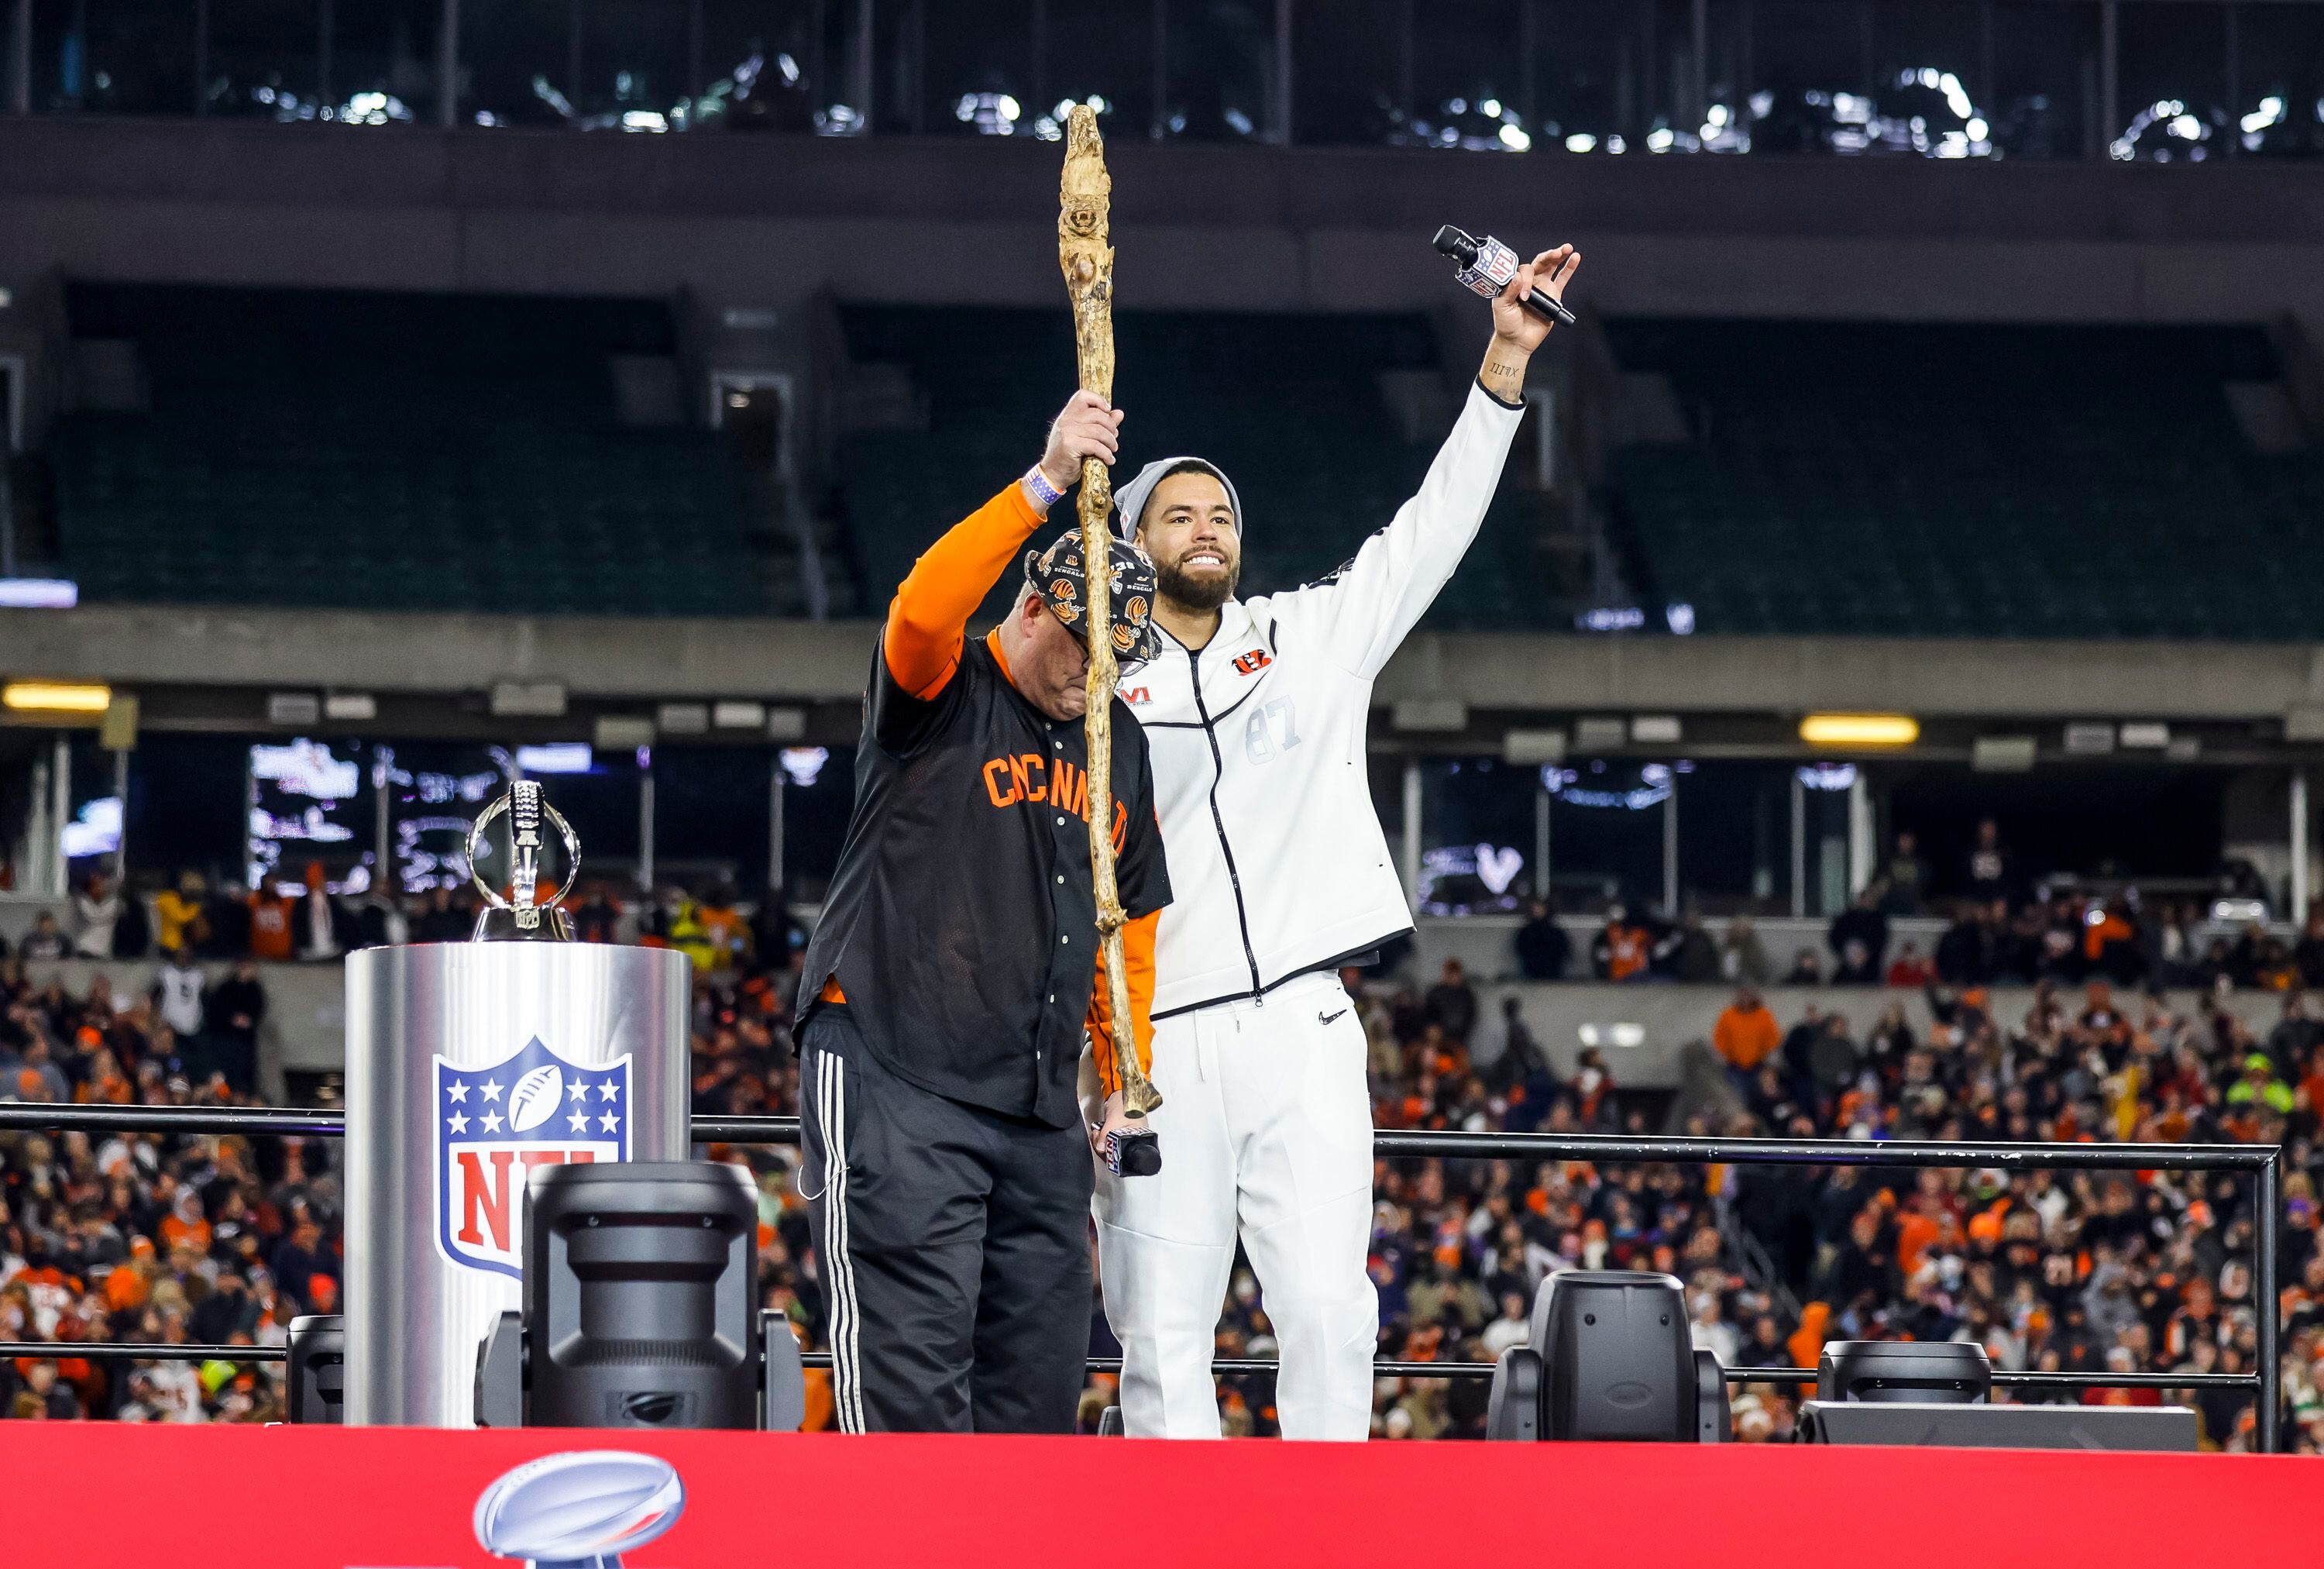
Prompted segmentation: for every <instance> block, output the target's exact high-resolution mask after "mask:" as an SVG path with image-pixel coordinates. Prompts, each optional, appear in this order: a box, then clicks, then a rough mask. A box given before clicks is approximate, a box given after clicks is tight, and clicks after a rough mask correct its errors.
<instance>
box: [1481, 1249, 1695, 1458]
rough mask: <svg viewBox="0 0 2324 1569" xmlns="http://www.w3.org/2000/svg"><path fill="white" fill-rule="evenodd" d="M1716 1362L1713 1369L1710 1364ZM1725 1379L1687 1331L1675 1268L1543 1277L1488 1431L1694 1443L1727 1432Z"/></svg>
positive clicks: (1508, 1355) (1503, 1363)
mask: <svg viewBox="0 0 2324 1569" xmlns="http://www.w3.org/2000/svg"><path fill="white" fill-rule="evenodd" d="M1706 1362H1708V1363H1709V1365H1708V1366H1707V1367H1706V1366H1705V1365H1704V1364H1705V1363H1706ZM1726 1392H1727V1391H1726V1383H1725V1379H1724V1375H1723V1374H1722V1373H1720V1371H1719V1367H1718V1364H1717V1361H1716V1360H1715V1359H1711V1358H1710V1357H1709V1356H1708V1354H1707V1353H1698V1352H1696V1351H1695V1350H1694V1347H1693V1345H1692V1343H1690V1341H1689V1338H1688V1334H1687V1317H1686V1291H1685V1288H1683V1286H1681V1285H1680V1284H1679V1282H1678V1281H1677V1279H1676V1278H1674V1277H1672V1276H1669V1275H1663V1274H1657V1273H1655V1272H1652V1271H1648V1270H1637V1269H1567V1270H1561V1271H1560V1272H1559V1273H1557V1274H1554V1275H1552V1276H1551V1277H1549V1278H1547V1279H1546V1280H1544V1281H1543V1282H1542V1284H1541V1289H1540V1292H1539V1293H1538V1295H1536V1296H1535V1298H1534V1306H1533V1317H1532V1322H1531V1327H1530V1333H1529V1334H1528V1335H1527V1337H1526V1344H1524V1345H1521V1346H1514V1347H1511V1348H1510V1349H1509V1350H1508V1351H1507V1352H1503V1353H1502V1355H1501V1359H1500V1361H1499V1364H1498V1365H1497V1366H1496V1368H1495V1370H1494V1373H1493V1389H1492V1393H1491V1395H1490V1397H1489V1402H1488V1408H1487V1412H1486V1417H1485V1432H1486V1436H1487V1437H1489V1438H1497V1439H1504V1440H1507V1439H1515V1440H1518V1441H1524V1440H1527V1439H1536V1438H1555V1439H1590V1440H1598V1441H1605V1440H1628V1441H1631V1442H1637V1441H1649V1442H1661V1443H1665V1444H1692V1443H1698V1442H1701V1441H1703V1440H1704V1438H1705V1436H1706V1434H1707V1433H1708V1432H1709V1431H1710V1430H1711V1429H1719V1430H1720V1432H1719V1434H1717V1435H1711V1438H1710V1441H1711V1442H1713V1443H1716V1442H1718V1441H1719V1437H1720V1436H1723V1427H1724V1423H1723V1419H1722V1418H1723V1413H1724V1409H1725V1407H1726Z"/></svg>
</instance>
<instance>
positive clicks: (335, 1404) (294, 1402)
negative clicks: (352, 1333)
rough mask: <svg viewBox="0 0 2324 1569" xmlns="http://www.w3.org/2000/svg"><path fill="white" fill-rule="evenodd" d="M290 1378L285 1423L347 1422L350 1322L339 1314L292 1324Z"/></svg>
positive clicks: (310, 1317)
mask: <svg viewBox="0 0 2324 1569" xmlns="http://www.w3.org/2000/svg"><path fill="white" fill-rule="evenodd" d="M287 1338H288V1341H289V1344H288V1345H287V1347H286V1348H285V1349H286V1350H287V1351H288V1352H289V1353H290V1355H289V1365H288V1369H287V1372H288V1376H287V1377H286V1378H285V1380H284V1389H283V1392H282V1419H283V1420H284V1421H285V1422H318V1423H320V1422H338V1421H341V1420H343V1419H344V1418H343V1417H342V1413H343V1412H344V1410H345V1408H346V1397H347V1333H346V1319H345V1318H344V1317H342V1316H340V1315H338V1314H336V1313H314V1314H307V1315H302V1316H300V1317H298V1318H294V1319H292V1320H291V1328H290V1331H289V1333H288V1336H287Z"/></svg>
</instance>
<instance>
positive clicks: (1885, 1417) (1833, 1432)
mask: <svg viewBox="0 0 2324 1569" xmlns="http://www.w3.org/2000/svg"><path fill="white" fill-rule="evenodd" d="M2195 1435H2196V1423H2195V1413H2194V1412H2193V1411H2191V1410H2189V1409H2188V1408H2187V1407H2184V1406H1985V1405H1961V1404H1958V1403H1955V1402H1950V1401H1887V1402H1871V1401H1863V1400H1810V1401H1808V1402H1807V1403H1806V1404H1804V1405H1803V1406H1802V1407H1800V1423H1799V1437H1798V1442H1800V1443H1802V1444H1923V1445H1932V1446H1938V1447H1944V1448H1954V1449H2115V1450H2154V1451H2170V1452H2172V1453H2177V1454H2193V1453H2194V1450H2195Z"/></svg>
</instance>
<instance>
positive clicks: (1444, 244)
mask: <svg viewBox="0 0 2324 1569" xmlns="http://www.w3.org/2000/svg"><path fill="white" fill-rule="evenodd" d="M1434 244H1435V246H1436V248H1437V249H1438V250H1440V251H1442V252H1443V253H1444V254H1446V255H1448V256H1450V257H1452V260H1453V261H1454V262H1456V263H1459V264H1460V268H1461V270H1460V272H1457V273H1455V274H1453V275H1454V276H1455V277H1457V278H1459V279H1460V280H1461V281H1462V284H1464V285H1465V286H1467V287H1468V288H1469V289H1470V290H1471V291H1473V292H1475V293H1478V294H1481V295H1483V296H1484V297H1485V298H1486V299H1488V300H1492V299H1497V298H1498V297H1499V294H1500V292H1501V291H1502V290H1504V289H1506V288H1508V286H1509V280H1510V279H1512V278H1514V277H1516V276H1517V265H1518V263H1517V253H1516V252H1515V251H1512V250H1510V249H1509V248H1508V246H1507V245H1503V244H1501V242H1500V241H1499V240H1497V239H1495V238H1493V236H1492V235H1486V236H1485V237H1484V238H1483V239H1481V240H1477V239H1471V238H1470V237H1469V236H1468V235H1464V234H1462V232H1461V231H1460V230H1459V229H1456V228H1454V227H1453V226H1452V225H1451V224H1446V225H1445V226H1443V228H1441V229H1439V230H1437V231H1436V239H1435V241H1434ZM1525 302H1526V309H1528V310H1530V311H1532V312H1533V313H1534V314H1535V316H1539V317H1543V318H1546V319H1548V320H1550V321H1562V322H1563V323H1565V325H1566V326H1568V327H1571V326H1572V325H1573V312H1572V311H1571V310H1568V309H1565V307H1564V306H1563V304H1561V303H1559V302H1558V300H1556V299H1554V297H1552V296H1550V295H1548V294H1545V293H1544V292H1542V291H1541V288H1540V287H1539V286H1538V285H1535V288H1534V291H1533V292H1532V293H1530V294H1528V295H1526V301H1525Z"/></svg>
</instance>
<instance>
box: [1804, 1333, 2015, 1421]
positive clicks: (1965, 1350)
mask: <svg viewBox="0 0 2324 1569" xmlns="http://www.w3.org/2000/svg"><path fill="white" fill-rule="evenodd" d="M1992 1393H1993V1363H1992V1361H1990V1360H1989V1359H1987V1356H1986V1354H1985V1348H1984V1347H1983V1346H1981V1345H1973V1344H1970V1343H1968V1342H1966V1341H1950V1340H1944V1341H1911V1340H1835V1341H1831V1342H1830V1343H1827V1344H1826V1345H1825V1346H1824V1348H1823V1355H1822V1357H1821V1359H1819V1360H1818V1361H1817V1363H1816V1398H1817V1399H1819V1400H1862V1401H1867V1402H1886V1403H1895V1402H1897V1401H1917V1402H1921V1403H1923V1404H1949V1405H1956V1406H1958V1405H1966V1404H1968V1403H1969V1402H1971V1401H1974V1400H1982V1399H1984V1398H1987V1396H1989V1395H1990V1394H1992Z"/></svg>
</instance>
